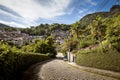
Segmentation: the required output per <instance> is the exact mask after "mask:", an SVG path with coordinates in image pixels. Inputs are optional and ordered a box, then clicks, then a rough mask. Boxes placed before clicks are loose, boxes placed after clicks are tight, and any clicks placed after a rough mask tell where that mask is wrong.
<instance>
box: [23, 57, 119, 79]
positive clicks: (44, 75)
mask: <svg viewBox="0 0 120 80" xmlns="http://www.w3.org/2000/svg"><path fill="white" fill-rule="evenodd" d="M21 80H117V79H114V78H110V77H106V76H102V75H98V74H94V73H90V72H86V71H82V70H80V69H78V68H75V67H73V66H70V65H68V64H67V63H66V62H64V61H63V60H61V59H60V58H58V59H54V60H51V61H49V62H46V63H44V64H41V63H40V64H39V63H38V64H36V65H35V66H33V67H32V68H30V69H28V70H27V71H26V72H25V73H24V75H23V78H22V79H21Z"/></svg>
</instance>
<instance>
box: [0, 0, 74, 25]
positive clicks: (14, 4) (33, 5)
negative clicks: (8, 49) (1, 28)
mask: <svg viewBox="0 0 120 80" xmlns="http://www.w3.org/2000/svg"><path fill="white" fill-rule="evenodd" d="M71 2H72V0H20V1H18V0H1V1H0V5H2V7H0V14H3V15H6V16H9V17H10V18H11V19H12V20H14V21H12V22H10V23H9V24H10V25H12V24H15V25H16V26H17V24H19V23H17V21H21V22H22V23H23V24H29V25H30V24H36V22H35V21H37V20H38V19H46V20H50V19H54V18H56V17H58V16H62V15H66V14H67V15H69V14H71V13H72V11H73V9H68V8H69V5H70V4H71ZM15 13H16V14H17V15H15ZM18 15H19V16H18ZM4 23H5V21H4ZM6 23H7V24H8V22H7V21H6ZM19 25H20V26H21V24H19Z"/></svg>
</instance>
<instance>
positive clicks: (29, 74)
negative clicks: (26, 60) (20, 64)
mask: <svg viewBox="0 0 120 80" xmlns="http://www.w3.org/2000/svg"><path fill="white" fill-rule="evenodd" d="M55 59H58V58H55ZM59 59H60V58H59ZM52 60H54V59H51V60H47V61H43V62H39V63H36V64H34V65H32V66H30V67H29V68H28V69H27V70H26V71H25V72H24V73H23V74H22V77H21V79H20V80H42V79H40V78H39V79H38V75H37V74H38V73H39V72H40V70H41V67H42V65H44V64H46V63H48V62H50V61H52Z"/></svg>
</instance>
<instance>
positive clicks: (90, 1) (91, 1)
mask: <svg viewBox="0 0 120 80" xmlns="http://www.w3.org/2000/svg"><path fill="white" fill-rule="evenodd" d="M85 1H86V2H87V3H89V4H91V5H97V3H96V2H94V1H93V0H85Z"/></svg>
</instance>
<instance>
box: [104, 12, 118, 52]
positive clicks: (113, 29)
mask: <svg viewBox="0 0 120 80" xmlns="http://www.w3.org/2000/svg"><path fill="white" fill-rule="evenodd" d="M111 23H112V24H111ZM105 24H106V25H107V26H108V27H107V31H106V38H107V40H108V42H109V43H110V44H111V47H112V48H113V49H116V50H117V51H120V14H118V15H116V16H115V17H114V18H111V19H107V20H106V23H105Z"/></svg>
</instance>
